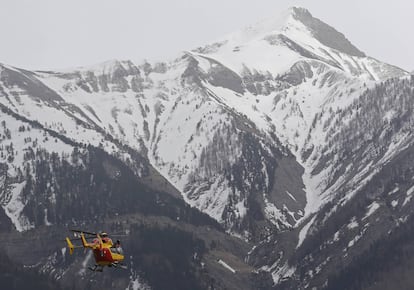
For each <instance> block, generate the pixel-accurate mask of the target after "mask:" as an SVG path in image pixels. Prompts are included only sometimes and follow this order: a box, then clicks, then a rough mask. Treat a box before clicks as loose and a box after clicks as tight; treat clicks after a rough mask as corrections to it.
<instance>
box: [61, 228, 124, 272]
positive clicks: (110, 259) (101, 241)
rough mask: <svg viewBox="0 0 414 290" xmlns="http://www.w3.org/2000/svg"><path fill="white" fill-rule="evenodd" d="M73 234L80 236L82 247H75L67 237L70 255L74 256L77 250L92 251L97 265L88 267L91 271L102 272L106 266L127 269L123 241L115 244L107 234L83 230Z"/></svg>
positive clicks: (75, 231)
mask: <svg viewBox="0 0 414 290" xmlns="http://www.w3.org/2000/svg"><path fill="white" fill-rule="evenodd" d="M71 231H72V232H74V233H75V235H76V234H78V235H80V238H77V239H80V240H81V241H82V245H79V246H75V245H73V243H72V241H71V240H70V239H69V238H68V237H66V242H67V244H68V247H69V253H70V254H71V255H72V254H73V252H74V250H75V249H77V248H85V249H91V250H92V251H93V255H94V258H95V265H94V266H93V267H88V269H90V270H91V271H94V272H95V271H98V272H102V271H103V268H104V267H105V266H108V267H115V268H122V269H126V267H125V266H124V265H123V264H122V262H123V261H124V259H125V257H124V254H123V250H122V247H121V241H120V240H117V241H116V243H115V244H114V243H113V242H112V239H111V238H109V237H108V234H107V233H104V232H102V233H93V232H86V231H82V230H71ZM92 238H93V240H92V242H88V239H92Z"/></svg>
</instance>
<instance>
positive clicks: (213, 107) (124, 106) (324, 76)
mask: <svg viewBox="0 0 414 290" xmlns="http://www.w3.org/2000/svg"><path fill="white" fill-rule="evenodd" d="M413 87H414V85H413V78H412V76H410V75H409V74H408V73H407V72H405V71H404V70H402V69H400V68H398V67H395V66H392V65H389V64H386V63H383V62H381V61H379V60H376V59H374V58H371V57H369V56H367V55H366V54H365V53H363V52H361V51H360V50H359V49H358V48H356V47H355V46H354V45H353V44H352V43H351V42H350V41H349V40H348V39H347V38H346V37H345V36H344V35H343V34H341V33H340V32H338V31H336V30H335V29H334V28H332V27H330V26H329V25H327V24H325V23H323V22H322V21H321V20H319V19H317V18H314V17H313V16H312V15H311V14H310V13H309V12H308V11H307V10H306V9H303V8H291V9H289V10H288V11H286V12H285V13H284V14H283V15H281V16H280V17H275V18H272V19H268V20H265V21H262V22H259V23H257V24H255V25H252V26H249V27H247V28H245V29H242V30H240V31H237V32H235V33H232V34H229V35H227V36H225V37H223V38H221V39H219V40H217V41H216V42H214V43H212V44H209V45H206V46H204V47H199V48H196V49H194V50H191V51H187V52H184V53H183V54H182V55H180V56H179V57H177V58H176V59H175V60H172V61H169V62H162V63H154V64H150V63H142V64H134V63H133V62H131V61H117V60H114V61H108V62H106V63H102V64H98V65H95V66H93V67H83V68H79V69H72V70H62V71H53V72H51V71H27V70H23V69H18V68H14V67H11V66H8V65H1V66H0V106H1V108H2V113H1V120H2V122H3V120H4V124H2V127H0V130H3V131H0V134H1V136H2V141H1V143H0V146H1V147H0V149H1V156H0V164H3V166H2V167H1V168H3V169H2V170H3V171H2V172H3V174H2V176H1V177H0V185H1V187H0V188H2V191H1V192H0V201H1V204H2V207H3V209H4V212H5V214H6V216H7V217H8V218H9V219H10V221H11V222H12V224H13V226H14V227H15V229H17V230H18V231H25V230H29V229H31V228H33V227H36V226H38V225H39V224H42V222H43V224H44V225H46V226H49V225H53V224H54V223H57V221H58V219H56V218H55V219H53V218H50V211H51V210H52V208H53V206H52V207H48V206H44V205H40V206H44V208H43V209H42V212H43V216H42V218H39V217H37V218H36V220H33V219H32V220H31V218H30V217H29V216H27V215H25V212H27V210H25V207H27V205H28V204H29V205H30V203H29V202H28V201H29V200H30V198H28V197H27V195H30V190H29V191H28V190H27V178H28V176H31V175H33V176H35V172H33V165H32V166H29V165H28V164H29V163H30V162H29V160H30V158H29V157H26V158H25V157H24V156H26V153H23V152H29V153H30V150H33V147H36V146H38V147H40V148H41V149H44V150H46V151H47V152H58V153H59V154H63V155H66V156H69V155H71V154H72V152H73V150H74V148H77V147H79V146H82V145H83V146H85V144H87V145H91V146H94V147H97V148H100V149H103V150H104V151H106V152H107V153H109V154H111V155H113V156H114V157H116V158H118V159H119V160H121V161H122V162H123V163H124V164H126V165H127V166H128V167H129V168H131V169H132V170H133V172H134V173H135V175H136V176H137V177H139V178H147V179H149V178H150V176H152V175H151V174H152V173H154V172H157V174H159V175H161V176H162V178H163V179H162V180H163V181H162V182H163V184H167V187H166V188H169V191H174V194H176V193H175V190H176V191H178V192H179V194H180V196H181V197H182V198H183V199H184V201H185V202H186V203H188V204H190V205H191V206H194V207H195V208H197V209H199V210H200V211H202V212H204V213H206V214H208V215H209V216H210V217H212V218H213V219H215V220H216V221H218V222H219V223H220V224H221V225H222V226H223V227H224V228H225V229H226V230H227V231H228V232H230V233H232V234H233V235H236V236H239V237H242V238H243V239H244V240H246V241H249V242H252V243H254V244H255V246H258V247H256V248H255V250H254V251H252V252H251V253H250V255H249V261H251V263H252V264H253V265H254V266H255V267H256V268H260V269H262V270H264V271H267V272H270V273H272V275H273V280H274V282H275V283H279V282H281V281H282V278H283V277H285V278H286V279H287V278H288V277H293V278H292V279H291V283H296V282H297V283H298V284H292V285H295V286H292V287H299V286H300V287H305V288H306V286H309V285H311V284H312V283H314V284H315V285H316V286H320V285H323V284H324V283H326V279H327V278H326V277H327V275H328V274H329V271H325V270H324V271H325V272H324V271H322V268H324V267H327V265H329V261H332V260H334V259H332V258H329V257H330V255H333V253H335V251H339V250H338V249H339V248H335V249H330V250H329V251H331V250H332V252H328V250H327V252H326V253H329V254H326V253H325V252H323V253H322V254H320V257H323V256H324V255H326V256H327V257H328V258H329V259H331V260H329V259H328V258H327V260H324V261H319V264H316V262H315V263H313V261H314V260H315V259H314V258H312V255H311V256H309V255H310V254H309V253H310V252H311V251H313V250H314V248H312V247H313V244H311V243H312V241H314V240H315V239H314V238H313V236H312V234H313V233H318V232H320V231H328V232H329V234H333V237H332V239H331V240H326V241H325V240H320V241H319V242H320V243H324V244H323V245H325V244H326V245H332V244H335V242H336V241H338V240H340V237H342V236H344V237H345V236H346V237H347V239H348V238H349V244H348V247H346V248H345V249H344V248H341V249H340V250H341V251H345V252H347V250H348V249H350V248H352V246H353V245H354V244H355V243H357V241H358V240H361V239H363V237H364V234H365V233H367V232H368V233H369V232H370V231H375V230H376V229H377V228H376V226H375V225H378V224H379V221H378V220H376V222H374V221H372V220H371V219H373V217H374V216H376V215H378V213H380V212H382V210H383V208H384V205H386V204H388V203H387V202H390V204H391V205H392V208H391V209H394V208H398V207H399V206H401V207H404V206H405V205H407V204H409V203H410V201H411V197H410V196H411V188H410V187H409V186H410V184H408V183H407V184H405V183H404V186H402V187H401V186H400V185H398V184H397V183H395V186H394V185H390V184H391V183H390V184H388V183H387V185H385V184H384V183H381V190H378V191H376V192H371V187H369V186H370V184H372V182H373V180H376V179H377V178H378V176H380V175H381V174H383V172H384V170H388V169H387V168H388V167H389V166H391V165H390V164H394V163H395V162H396V161H395V160H397V159H398V158H401V156H402V155H401V154H405V153H404V152H406V151H407V150H410V148H411V147H412V144H413V138H412V137H411V136H412V134H411V128H412V123H413V119H412V117H411V114H410V112H412V109H413V103H412V102H411V99H412V97H413ZM68 160H69V159H68ZM77 162H80V161H79V160H78V159H76V158H75V159H73V158H72V159H71V160H70V163H71V164H72V165H73V166H77V165H79V166H81V165H82V164H77ZM397 163H398V162H397ZM1 168H0V169H1ZM390 170H391V169H390ZM23 173H24V174H23ZM390 182H391V181H390ZM389 186H390V187H393V188H391V189H390V188H389ZM25 188H26V189H25ZM48 188H49V189H50V192H49V193H50V196H48V197H47V198H48V200H52V201H53V200H54V198H55V197H53V196H54V194H58V192H59V190H58V189H57V188H56V185H55V184H53V182H51V183H50V185H48ZM172 188H174V190H172ZM367 188H369V189H367ZM388 189H390V190H389V192H393V193H392V194H395V193H397V192H401V194H407V198H406V199H404V201H403V200H402V197H401V198H400V199H401V200H399V199H398V200H397V199H395V200H392V201H391V200H390V201H388V199H389V197H388V195H386V196H385V197H383V196H382V197H381V194H383V193H384V192H385V191H387V190H388ZM28 192H29V193H28ZM368 192H369V194H368ZM366 194H368V195H369V196H370V197H369V201H370V202H369V203H368V201H366V200H365V199H364V202H365V203H364V202H361V201H359V200H360V198H362V197H361V196H364V195H366ZM384 194H385V193H384ZM390 196H391V193H390ZM52 203H53V202H52ZM355 203H358V204H363V206H362V208H363V211H361V212H360V213H359V214H355V215H352V216H351V215H350V213H351V212H353V211H352V210H351V209H349V208H352V207H351V205H352V204H355ZM384 210H385V209H384ZM338 212H341V215H342V217H343V219H344V221H343V223H342V224H337V225H335V226H336V227H337V228H335V227H334V226H331V227H330V228H329V230H327V229H326V227H327V225H330V223H332V222H331V220H332V219H334V220H336V219H337V213H338ZM48 214H49V215H48ZM410 214H411V212H410V211H409V210H407V211H406V217H407V218H408V217H409V216H410ZM345 216H346V217H349V220H346V219H345V218H344V217H345ZM401 218H403V219H404V217H402V216H401ZM407 218H406V219H407ZM40 221H42V222H40ZM363 221H370V222H366V223H365V222H363ZM397 224H398V223H395V224H392V225H391V224H390V225H389V227H388V228H387V230H392V229H394V228H395V227H397ZM333 228H335V229H336V230H335V231H333ZM354 229H358V232H356V230H354ZM332 231H333V232H332ZM384 231H385V229H384ZM365 236H368V235H366V234H365ZM326 239H328V238H327V237H326ZM344 239H345V238H344ZM367 239H368V237H367ZM369 239H373V240H375V238H372V237H370V238H369ZM292 241H294V242H292ZM307 241H310V242H307ZM352 241H353V242H352ZM275 243H276V244H279V245H280V250H278V251H275V250H274V249H273V248H272V247H273V246H272V245H274V244H275ZM293 243H294V244H295V245H294V246H292V244H293ZM309 244H311V245H312V246H309ZM351 244H352V245H351ZM319 246H321V244H317V243H316V245H315V249H316V248H317V247H319ZM326 248H329V247H328V246H326ZM303 249H306V251H305V250H303ZM307 251H308V252H307ZM318 251H322V250H321V249H319V250H318ZM361 251H362V250H361ZM298 252H299V253H303V257H302V258H306V259H308V260H309V261H312V262H309V263H308V264H306V265H305V266H303V265H302V266H299V265H295V264H294V261H296V260H295V258H297V257H298V254H297V253H298ZM324 253H325V254H324ZM295 255H297V256H295ZM350 256H351V255H350ZM292 257H293V258H292ZM312 259H313V260H312ZM301 267H302V268H301ZM303 267H308V268H306V271H312V274H308V272H306V273H307V274H305V276H304V277H305V279H304V280H303V279H302V280H303V281H302V280H301V279H296V280H295V277H296V278H297V277H301V276H299V274H298V273H302V272H303V271H305V270H303V269H304V268H303ZM317 269H319V270H317ZM300 271H302V272H300ZM319 272H320V273H325V274H323V275H325V276H323V277H324V278H315V277H317V276H318V273H319ZM302 278H303V277H302ZM318 279H320V280H318ZM324 279H325V280H324ZM284 281H285V280H284ZM292 281H293V282H292ZM295 281H296V282H295ZM298 281H302V282H298ZM314 281H317V282H314ZM285 282H286V281H285ZM289 283H290V282H289ZM301 283H302V284H301ZM318 283H319V284H318ZM298 285H299V286H298Z"/></svg>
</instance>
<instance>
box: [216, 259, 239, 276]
mask: <svg viewBox="0 0 414 290" xmlns="http://www.w3.org/2000/svg"><path fill="white" fill-rule="evenodd" d="M217 263H219V264H220V265H222V266H223V267H224V268H226V269H227V270H229V271H230V272H233V274H236V270H234V268H232V267H230V266H229V264H227V263H226V262H224V261H223V260H222V259H219V260H218V261H217Z"/></svg>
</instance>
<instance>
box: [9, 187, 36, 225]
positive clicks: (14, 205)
mask: <svg viewBox="0 0 414 290" xmlns="http://www.w3.org/2000/svg"><path fill="white" fill-rule="evenodd" d="M25 185H26V181H23V182H21V183H15V184H13V185H12V188H11V199H10V201H9V202H8V203H7V204H5V205H2V207H3V209H4V212H5V213H6V215H7V216H8V217H9V218H10V220H11V222H12V223H13V225H14V227H15V228H16V230H17V231H19V232H23V231H27V230H29V229H32V228H34V225H33V224H31V223H30V221H29V219H28V218H27V217H25V216H24V215H22V211H23V209H24V207H25V206H26V203H25V202H24V201H23V199H22V196H21V195H20V194H21V192H22V190H23V188H24V187H25Z"/></svg>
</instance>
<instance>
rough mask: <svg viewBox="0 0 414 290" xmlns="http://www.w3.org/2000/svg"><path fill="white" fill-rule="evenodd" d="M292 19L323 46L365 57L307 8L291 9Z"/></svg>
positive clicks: (343, 36) (339, 33)
mask: <svg viewBox="0 0 414 290" xmlns="http://www.w3.org/2000/svg"><path fill="white" fill-rule="evenodd" d="M289 11H290V13H291V15H292V17H293V18H294V19H295V20H297V21H299V22H301V23H302V24H303V25H305V26H306V27H307V28H308V29H309V31H310V32H311V33H312V35H313V36H314V37H315V38H316V39H317V40H318V41H319V42H320V43H322V44H323V45H325V46H328V47H331V48H333V49H336V50H338V51H341V52H343V53H346V54H349V55H352V56H359V57H364V56H366V55H365V53H363V52H362V51H360V50H359V49H358V48H357V47H355V46H354V45H353V44H352V43H351V42H350V41H349V40H348V39H347V38H346V37H345V35H343V34H342V33H341V32H339V31H337V30H336V29H335V28H333V27H331V26H329V25H328V24H326V23H325V22H323V21H321V20H320V19H318V18H315V17H313V16H312V14H311V13H310V12H309V11H308V10H307V9H305V8H301V7H292V8H290V9H289Z"/></svg>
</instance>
